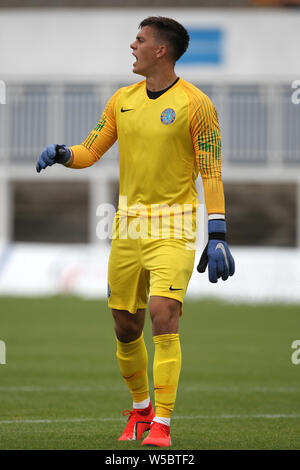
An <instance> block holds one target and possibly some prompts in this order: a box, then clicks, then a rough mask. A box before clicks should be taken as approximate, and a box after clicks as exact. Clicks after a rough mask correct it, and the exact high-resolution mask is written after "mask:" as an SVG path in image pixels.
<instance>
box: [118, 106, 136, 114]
mask: <svg viewBox="0 0 300 470" xmlns="http://www.w3.org/2000/svg"><path fill="white" fill-rule="evenodd" d="M126 111H134V108H130V109H124V108H123V106H122V108H121V113H126Z"/></svg>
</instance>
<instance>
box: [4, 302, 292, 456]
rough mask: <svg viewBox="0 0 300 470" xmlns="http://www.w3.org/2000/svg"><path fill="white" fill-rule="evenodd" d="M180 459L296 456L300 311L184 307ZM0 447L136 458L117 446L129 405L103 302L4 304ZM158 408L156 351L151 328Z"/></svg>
mask: <svg viewBox="0 0 300 470" xmlns="http://www.w3.org/2000/svg"><path fill="white" fill-rule="evenodd" d="M180 337H181V346H182V355H183V358H182V371H181V377H180V382H179V389H178V394H177V401H176V406H175V410H174V413H173V415H174V416H173V418H172V428H171V429H172V432H171V435H172V441H173V448H172V449H174V450H175V449H194V450H196V449H299V448H300V398H299V396H300V395H299V392H300V364H299V365H294V364H293V363H292V361H291V355H292V353H293V349H292V348H291V344H292V342H293V341H294V340H297V339H298V340H299V339H300V311H299V306H285V305H252V306H250V305H240V304H229V303H223V302H219V301H201V302H200V301H199V302H198V301H197V302H196V301H186V303H185V305H184V313H183V317H182V318H181V320H180ZM0 340H3V341H4V342H5V344H6V364H5V365H4V364H2V365H0V397H1V399H0V449H105V450H109V449H115V450H123V449H130V450H135V449H140V448H141V444H140V442H138V441H132V442H118V441H117V438H118V437H119V435H120V434H121V432H122V430H123V428H124V426H125V423H126V418H125V417H124V416H122V411H123V410H124V409H129V408H131V399H130V396H129V393H128V391H127V389H126V386H125V384H124V383H123V381H122V378H121V376H120V373H119V369H118V364H117V360H116V357H115V350H116V344H115V337H114V331H113V321H112V318H111V313H110V310H109V309H108V307H107V304H106V302H105V301H96V300H83V299H80V298H76V297H53V298H38V299H22V298H19V299H16V298H4V297H2V298H0ZM145 340H146V344H147V347H148V353H149V379H150V386H151V397H152V399H153V391H152V390H153V381H152V358H153V353H154V347H153V342H152V338H151V325H150V320H149V314H148V315H147V323H146V327H145Z"/></svg>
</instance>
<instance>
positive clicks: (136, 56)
mask: <svg viewBox="0 0 300 470" xmlns="http://www.w3.org/2000/svg"><path fill="white" fill-rule="evenodd" d="M132 55H133V57H134V58H135V59H136V60H135V62H134V63H133V65H135V64H136V63H137V60H138V59H137V56H136V55H135V54H133V53H132Z"/></svg>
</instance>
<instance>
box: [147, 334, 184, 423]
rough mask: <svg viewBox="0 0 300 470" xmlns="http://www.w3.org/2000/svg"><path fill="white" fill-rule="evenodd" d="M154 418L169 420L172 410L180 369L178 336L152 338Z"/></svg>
mask: <svg viewBox="0 0 300 470" xmlns="http://www.w3.org/2000/svg"><path fill="white" fill-rule="evenodd" d="M153 341H154V343H155V354H154V363H153V379H154V395H155V407H156V410H155V416H159V417H162V418H170V416H171V413H172V411H173V409H174V405H175V399H176V392H177V386H178V381H179V375H180V369H181V347H180V341H179V334H169V335H158V336H153Z"/></svg>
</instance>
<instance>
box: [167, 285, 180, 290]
mask: <svg viewBox="0 0 300 470" xmlns="http://www.w3.org/2000/svg"><path fill="white" fill-rule="evenodd" d="M169 290H183V289H174V288H173V287H172V286H170V287H169Z"/></svg>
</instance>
